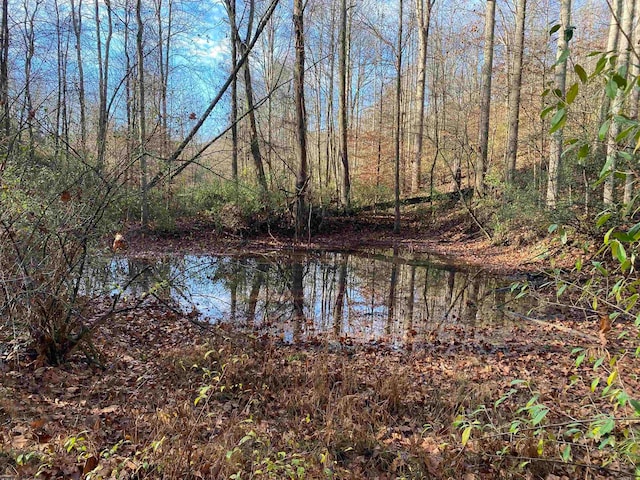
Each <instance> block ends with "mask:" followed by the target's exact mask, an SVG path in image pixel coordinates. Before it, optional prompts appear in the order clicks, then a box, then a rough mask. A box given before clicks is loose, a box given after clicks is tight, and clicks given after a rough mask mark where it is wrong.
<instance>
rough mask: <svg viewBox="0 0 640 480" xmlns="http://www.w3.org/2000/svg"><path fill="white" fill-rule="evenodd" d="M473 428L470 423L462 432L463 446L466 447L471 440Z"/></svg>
mask: <svg viewBox="0 0 640 480" xmlns="http://www.w3.org/2000/svg"><path fill="white" fill-rule="evenodd" d="M472 429H473V426H471V425H469V426H468V427H467V428H465V429H464V431H463V432H462V446H463V447H464V446H465V445H466V444H467V442H468V441H469V437H470V436H471V430H472Z"/></svg>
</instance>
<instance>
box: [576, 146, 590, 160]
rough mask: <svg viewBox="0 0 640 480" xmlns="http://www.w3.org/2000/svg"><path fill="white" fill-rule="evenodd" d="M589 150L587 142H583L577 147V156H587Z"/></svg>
mask: <svg viewBox="0 0 640 480" xmlns="http://www.w3.org/2000/svg"><path fill="white" fill-rule="evenodd" d="M590 151H591V147H590V146H589V144H588V143H585V144H584V145H582V146H581V147H580V148H579V149H578V158H579V159H581V158H587V156H588V155H589V152H590Z"/></svg>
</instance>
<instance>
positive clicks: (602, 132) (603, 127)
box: [598, 120, 611, 141]
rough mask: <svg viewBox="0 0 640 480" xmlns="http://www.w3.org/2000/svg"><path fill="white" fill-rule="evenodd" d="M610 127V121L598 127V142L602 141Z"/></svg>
mask: <svg viewBox="0 0 640 480" xmlns="http://www.w3.org/2000/svg"><path fill="white" fill-rule="evenodd" d="M610 125H611V120H607V121H605V122H604V123H603V124H602V125H600V129H599V130H598V138H599V139H600V141H603V140H604V139H605V138H606V137H607V132H609V126H610Z"/></svg>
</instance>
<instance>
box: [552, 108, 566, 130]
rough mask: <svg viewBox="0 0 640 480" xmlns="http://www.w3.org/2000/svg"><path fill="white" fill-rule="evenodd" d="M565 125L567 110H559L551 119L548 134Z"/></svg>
mask: <svg viewBox="0 0 640 480" xmlns="http://www.w3.org/2000/svg"><path fill="white" fill-rule="evenodd" d="M565 123H567V110H566V109H564V108H559V109H558V111H557V112H556V114H555V115H554V116H553V118H552V119H551V128H550V129H549V133H554V132H556V131H558V130H560V129H561V128H562V127H564V124H565Z"/></svg>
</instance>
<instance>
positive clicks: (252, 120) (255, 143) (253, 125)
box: [225, 0, 268, 196]
mask: <svg viewBox="0 0 640 480" xmlns="http://www.w3.org/2000/svg"><path fill="white" fill-rule="evenodd" d="M230 2H231V0H226V1H225V3H226V7H227V13H228V15H229V21H230V22H231V29H232V36H233V37H234V38H235V39H236V41H237V42H238V46H239V47H240V53H241V54H242V55H243V56H247V54H248V50H249V46H248V43H249V40H250V38H251V34H252V31H253V18H254V14H255V0H251V1H250V3H249V19H248V22H247V36H246V38H245V40H242V39H240V34H239V32H238V25H237V24H236V22H235V21H236V18H235V15H233V16H232V15H231V5H230ZM234 11H235V7H234ZM243 71H244V88H245V97H246V99H245V100H246V104H247V115H248V117H249V137H250V140H249V142H250V143H249V144H250V148H251V156H252V157H253V163H254V165H255V169H256V175H257V176H258V185H260V189H261V190H262V195H263V196H266V194H267V191H268V186H267V177H266V176H265V173H264V164H263V162H262V153H261V152H260V139H259V136H258V123H257V120H256V114H255V105H254V103H253V82H252V79H251V78H252V77H251V67H250V62H249V58H248V57H247V58H246V60H245V63H244V68H243ZM234 81H235V78H234Z"/></svg>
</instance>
